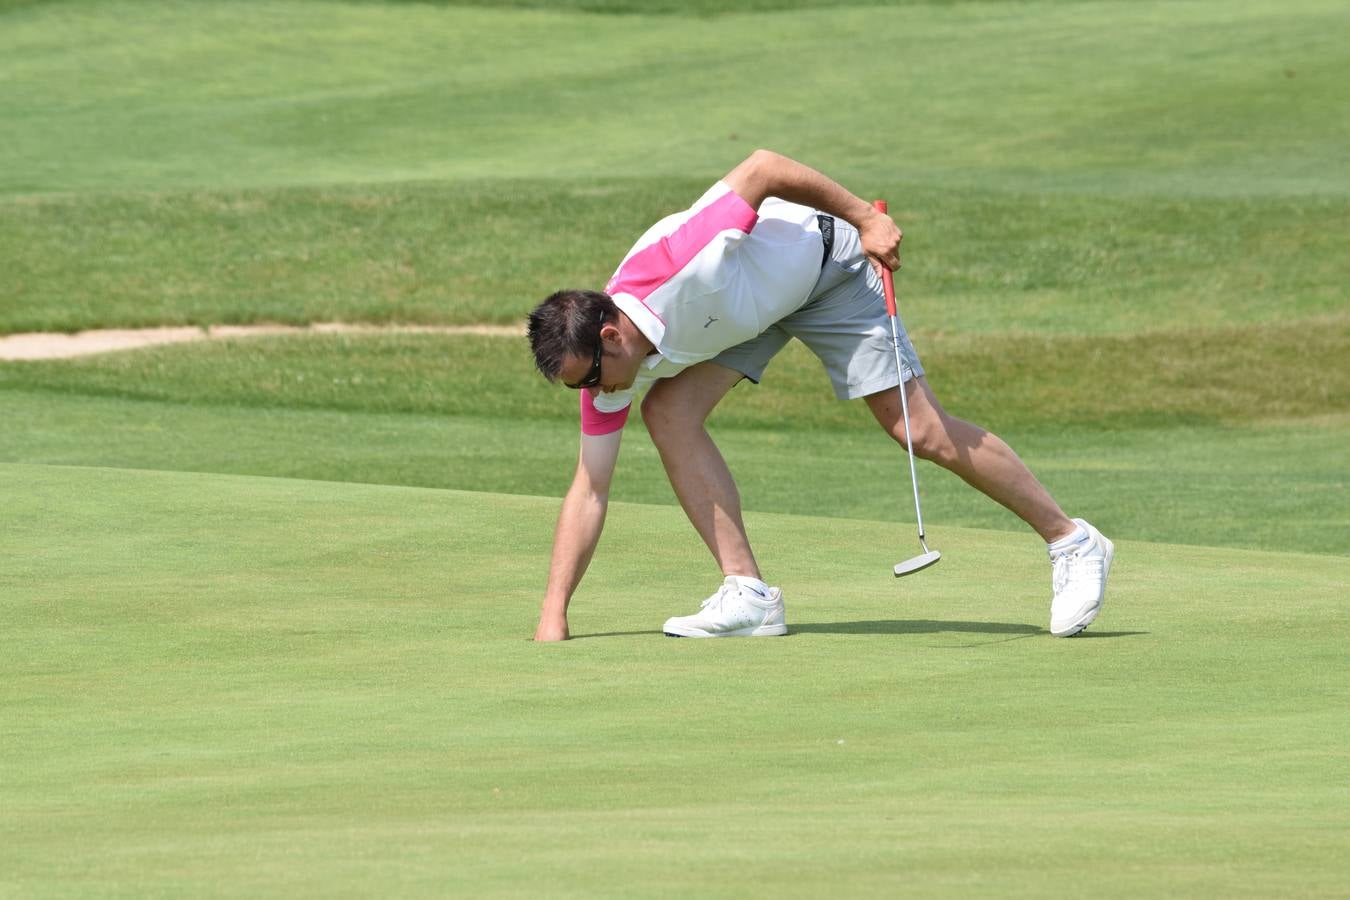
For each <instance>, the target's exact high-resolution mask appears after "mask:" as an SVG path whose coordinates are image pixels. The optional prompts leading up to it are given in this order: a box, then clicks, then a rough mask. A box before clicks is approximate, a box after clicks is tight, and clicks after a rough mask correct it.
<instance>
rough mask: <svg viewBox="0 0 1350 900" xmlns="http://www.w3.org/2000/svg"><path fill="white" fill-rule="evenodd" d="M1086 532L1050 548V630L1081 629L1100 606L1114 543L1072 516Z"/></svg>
mask: <svg viewBox="0 0 1350 900" xmlns="http://www.w3.org/2000/svg"><path fill="white" fill-rule="evenodd" d="M1073 521H1074V522H1075V523H1077V524H1078V525H1081V526H1082V527H1083V529H1084V530H1085V531H1086V532H1087V540H1085V541H1081V542H1079V543H1076V544H1072V545H1070V546H1069V547H1066V548H1063V549H1060V550H1051V551H1050V563H1051V565H1052V566H1053V569H1054V571H1053V574H1052V576H1051V584H1052V586H1053V588H1054V592H1055V596H1054V599H1053V600H1051V601H1050V633H1051V634H1053V635H1054V636H1055V637H1069V636H1070V635H1075V634H1077V633H1078V632H1080V631H1082V630H1083V629H1084V628H1086V627H1088V625H1090V624H1092V620H1093V619H1095V618H1097V613H1099V612H1101V609H1102V598H1103V597H1105V596H1106V576H1107V575H1109V574H1110V573H1111V557H1112V556H1114V555H1115V550H1116V548H1115V545H1113V544H1112V543H1111V542H1110V541H1108V540H1107V539H1106V538H1105V537H1103V536H1102V533H1101V532H1100V531H1098V530H1097V529H1095V528H1093V527H1092V526H1091V525H1089V524H1088V523H1087V522H1084V521H1083V520H1082V519H1074V520H1073Z"/></svg>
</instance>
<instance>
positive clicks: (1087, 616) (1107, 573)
mask: <svg viewBox="0 0 1350 900" xmlns="http://www.w3.org/2000/svg"><path fill="white" fill-rule="evenodd" d="M1088 528H1089V529H1091V531H1092V536H1093V539H1094V540H1098V541H1101V542H1102V545H1103V546H1104V547H1106V553H1105V554H1104V557H1103V559H1102V599H1101V600H1099V601H1097V605H1096V606H1094V607H1092V608H1091V609H1089V610H1088V611H1087V612H1086V613H1084V614H1083V616H1082V618H1081V619H1080V620H1079V621H1077V622H1075V623H1074V624H1072V625H1070V626H1069V628H1068V630H1067V631H1051V632H1050V634H1052V635H1054V636H1055V637H1061V638H1066V637H1073V636H1074V635H1075V634H1078V633H1079V632H1081V631H1082V630H1083V629H1084V628H1087V627H1088V626H1089V625H1091V624H1092V620H1093V619H1096V618H1097V614H1098V613H1100V612H1101V611H1102V604H1103V603H1105V602H1106V580H1107V579H1108V578H1110V577H1111V560H1113V559H1115V557H1116V545H1115V544H1113V543H1111V541H1110V540H1108V539H1107V538H1106V537H1105V536H1104V535H1103V534H1102V533H1101V532H1100V531H1098V530H1097V529H1095V528H1093V527H1092V526H1091V525H1089V526H1088Z"/></svg>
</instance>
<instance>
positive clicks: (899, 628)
mask: <svg viewBox="0 0 1350 900" xmlns="http://www.w3.org/2000/svg"><path fill="white" fill-rule="evenodd" d="M789 628H790V629H791V630H792V631H793V632H794V633H797V634H812V633H821V634H936V633H938V632H946V631H951V632H958V633H962V634H1011V635H1033V634H1047V633H1048V632H1047V631H1046V630H1045V629H1044V628H1041V627H1040V626H1038V625H1025V624H1022V623H1018V622H947V621H942V620H940V619H882V620H878V621H872V622H810V623H807V624H805V625H789Z"/></svg>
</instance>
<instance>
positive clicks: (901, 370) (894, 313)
mask: <svg viewBox="0 0 1350 900" xmlns="http://www.w3.org/2000/svg"><path fill="white" fill-rule="evenodd" d="M872 205H873V206H874V207H876V209H877V212H883V213H884V212H886V201H885V200H874V201H872ZM881 285H882V287H883V288H884V289H885V291H886V314H887V315H888V316H890V317H891V342H892V344H893V345H894V348H895V371H896V374H897V375H898V376H899V377H900V388H899V390H900V414H901V415H902V416H903V417H904V420H905V451H906V452H907V453H908V454H909V481H910V484H912V485H913V486H914V517H915V518H916V519H917V520H918V522H919V545H920V546H921V547H923V553H921V554H919V555H918V556H916V557H914V558H913V559H907V560H905V561H904V562H902V563H896V566H895V577H896V578H899V577H900V576H902V575H913V574H914V573H915V572H918V571H921V570H923V569H926V568H928V567H929V566H931V565H933V564H934V563H936V562H937V561H938V560H939V559H942V554H941V553H940V552H938V551H937V550H929V549H928V542H927V541H925V540H924V537H923V512H922V510H920V509H919V476H918V474H917V473H916V472H915V471H914V448H913V447H911V446H910V443H909V401H908V400H907V399H906V398H905V366H904V363H903V362H901V360H900V325H899V311H898V310H897V309H896V305H895V277H894V276H893V275H892V274H891V270H890V269H888V268H886V267H885V266H882V267H881Z"/></svg>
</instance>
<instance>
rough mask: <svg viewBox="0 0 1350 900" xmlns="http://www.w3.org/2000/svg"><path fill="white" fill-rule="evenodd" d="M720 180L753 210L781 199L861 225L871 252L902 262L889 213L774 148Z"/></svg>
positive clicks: (883, 260)
mask: <svg viewBox="0 0 1350 900" xmlns="http://www.w3.org/2000/svg"><path fill="white" fill-rule="evenodd" d="M722 180H723V181H724V182H726V184H727V186H728V187H730V188H731V189H732V190H733V191H735V192H736V193H737V194H739V195H740V196H741V198H742V199H743V200H745V202H747V203H749V204H750V205H751V206H753V207H754V208H755V209H759V205H760V204H761V203H763V202H764V198H765V197H779V198H781V199H783V200H787V201H788V202H790V203H800V204H801V205H803V206H809V207H811V208H812V209H818V210H821V211H822V212H827V213H829V214H830V215H832V216H838V217H839V218H841V219H843V220H844V221H846V222H848V223H850V224H851V225H853V227H855V228H857V229H858V235H859V237H860V238H861V239H862V247H863V250H864V251H866V252H867V255H868V256H870V257H871V258H872V259H873V260H875V261H876V262H877V263H880V264H881V265H884V266H885V267H886V268H888V269H896V268H898V267H899V266H900V239H901V238H902V237H903V235H902V234H901V232H900V229H899V228H897V227H896V224H895V222H893V221H892V220H891V217H890V216H888V215H886V214H885V213H881V212H877V211H876V210H875V209H874V208H873V207H872V204H871V203H868V202H867V201H866V200H863V199H861V198H859V197H857V196H855V195H854V194H852V193H850V192H849V191H848V190H846V189H845V188H844V187H843V186H841V185H840V184H839V183H838V182H836V181H834V180H832V179H830V178H828V177H826V176H825V175H822V174H821V173H819V172H817V171H816V170H815V169H812V168H811V167H809V166H804V165H802V164H801V163H799V162H797V161H796V160H793V159H788V158H787V157H786V156H783V155H781V154H778V153H774V152H773V151H772V150H756V151H755V152H754V153H751V154H750V155H749V156H748V157H746V159H745V161H744V162H742V163H741V164H740V165H739V166H737V167H736V168H734V169H732V170H731V171H730V172H729V173H727V176H726V177H725V178H723V179H722Z"/></svg>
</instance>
